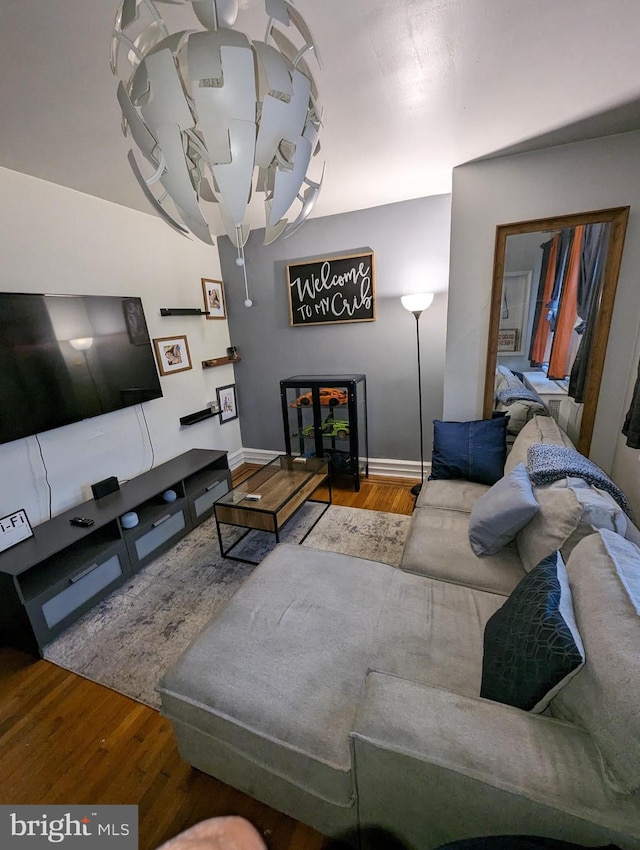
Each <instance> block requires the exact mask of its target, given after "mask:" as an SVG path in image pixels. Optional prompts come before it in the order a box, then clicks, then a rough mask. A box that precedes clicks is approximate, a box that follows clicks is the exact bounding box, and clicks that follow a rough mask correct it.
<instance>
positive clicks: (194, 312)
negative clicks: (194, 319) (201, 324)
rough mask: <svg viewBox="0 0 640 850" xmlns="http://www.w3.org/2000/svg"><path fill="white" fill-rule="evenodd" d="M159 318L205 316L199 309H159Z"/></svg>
mask: <svg viewBox="0 0 640 850" xmlns="http://www.w3.org/2000/svg"><path fill="white" fill-rule="evenodd" d="M160 315H161V316H206V315H207V314H206V312H205V311H204V310H201V309H200V308H199V307H161V308H160Z"/></svg>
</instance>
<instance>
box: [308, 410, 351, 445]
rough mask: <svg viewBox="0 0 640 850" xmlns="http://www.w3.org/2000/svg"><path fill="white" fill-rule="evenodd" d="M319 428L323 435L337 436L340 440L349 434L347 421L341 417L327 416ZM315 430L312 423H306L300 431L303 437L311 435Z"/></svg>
mask: <svg viewBox="0 0 640 850" xmlns="http://www.w3.org/2000/svg"><path fill="white" fill-rule="evenodd" d="M320 430H321V432H322V436H323V437H339V438H340V439H341V440H344V439H345V438H346V437H348V436H349V423H348V422H345V421H344V420H343V419H333V417H331V416H329V417H327V418H326V419H325V420H324V422H323V423H322V425H321V426H320ZM315 431H316V429H315V427H314V426H313V425H307V427H306V428H303V429H302V432H301V433H302V436H303V437H313V435H314V434H315Z"/></svg>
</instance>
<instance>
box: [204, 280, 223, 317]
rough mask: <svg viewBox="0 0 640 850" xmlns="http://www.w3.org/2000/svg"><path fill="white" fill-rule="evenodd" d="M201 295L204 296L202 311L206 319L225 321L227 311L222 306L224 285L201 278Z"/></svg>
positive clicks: (217, 281)
mask: <svg viewBox="0 0 640 850" xmlns="http://www.w3.org/2000/svg"><path fill="white" fill-rule="evenodd" d="M202 294H203V295H204V310H205V313H206V314H207V319H226V318H227V311H226V309H225V304H224V285H223V283H222V281H221V280H209V279H208V278H206V277H203V278H202Z"/></svg>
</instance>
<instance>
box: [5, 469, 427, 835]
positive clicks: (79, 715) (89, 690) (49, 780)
mask: <svg viewBox="0 0 640 850" xmlns="http://www.w3.org/2000/svg"><path fill="white" fill-rule="evenodd" d="M250 471H251V470H250V468H249V467H245V468H244V469H243V470H241V471H240V472H239V473H236V474H234V483H238V482H239V481H241V480H243V478H244V477H246V474H247V473H248V472H250ZM412 483H413V482H412V481H407V480H406V479H399V480H398V479H383V478H376V479H369V480H365V481H363V483H362V486H361V490H360V492H359V493H356V492H354V491H353V489H349V488H347V487H341V486H339V487H334V489H333V501H334V503H335V504H340V505H347V506H351V507H359V508H368V509H371V510H380V511H389V512H393V513H403V514H411V513H412V512H413V506H414V498H413V497H412V496H411V494H410V492H409V488H410V486H411V484H412ZM0 803H10V804H15V805H19V804H23V803H43V804H55V803H58V804H65V805H68V804H87V805H90V804H92V803H93V804H113V803H129V804H137V805H138V806H139V821H140V841H139V847H140V850H155V848H157V847H158V846H159V845H160V844H161V843H162V842H163V841H165V840H167V839H168V838H171V837H172V836H174V835H176V834H177V833H178V832H181V831H182V830H183V829H186V828H187V827H188V826H191V825H192V824H194V823H197V822H198V821H201V820H204V819H205V818H209V817H214V816H217V815H231V814H234V815H241V816H243V817H245V818H247V819H248V820H250V821H251V822H252V823H253V824H254V825H255V826H256V827H257V829H258V830H260V832H261V833H262V834H263V835H264V836H265V841H266V843H267V846H268V847H269V848H270V850H320V848H323V847H324V848H326V846H327V842H325V840H324V839H323V838H322V836H321V835H319V834H318V833H317V832H315V831H314V830H312V829H311V828H310V827H307V826H305V825H304V824H301V823H298V822H297V821H294V820H292V819H291V818H288V817H286V816H285V815H282V814H279V813H278V812H275V811H274V810H273V809H270V808H268V807H267V806H264V805H262V804H261V803H258V802H256V801H255V800H252V799H251V798H250V797H247V796H246V795H244V794H241V793H240V792H238V791H235V790H234V789H232V788H229V787H228V786H226V785H223V784H222V783H221V782H218V781H217V780H216V779H213V778H212V777H210V776H207V775H205V774H203V773H200V772H199V771H196V770H193V769H191V768H190V767H189V766H188V765H187V764H185V763H184V762H183V761H182V760H181V759H180V757H179V755H178V753H177V750H176V748H175V746H174V742H173V736H172V732H171V726H170V724H169V722H168V721H166V720H165V719H164V718H162V717H160V715H159V714H158V712H157V711H155V710H153V709H151V708H148V707H147V706H144V705H141V704H140V703H137V702H135V701H134V700H131V699H129V698H128V697H124V696H122V695H120V694H117V693H115V692H114V691H111V690H109V689H108V688H105V687H103V686H102V685H96V684H94V683H93V682H89V681H87V680H86V679H83V678H81V677H80V676H76V675H75V674H73V673H69V672H67V671H66V670H63V669H62V668H60V667H57V666H56V665H55V664H51V663H50V662H48V661H44V660H42V659H39V660H34V659H33V658H31V657H30V656H27V655H25V654H23V653H21V652H18V651H17V650H13V649H7V648H4V649H0Z"/></svg>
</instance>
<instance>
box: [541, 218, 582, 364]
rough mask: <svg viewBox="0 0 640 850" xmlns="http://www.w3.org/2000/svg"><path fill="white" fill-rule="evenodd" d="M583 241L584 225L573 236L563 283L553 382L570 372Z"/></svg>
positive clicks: (557, 322)
mask: <svg viewBox="0 0 640 850" xmlns="http://www.w3.org/2000/svg"><path fill="white" fill-rule="evenodd" d="M583 241H584V225H579V226H578V227H576V229H575V233H574V235H573V244H572V245H571V253H570V255H569V264H568V267H567V273H566V275H565V278H564V281H563V283H562V294H561V296H560V307H559V309H558V318H557V319H556V327H555V331H554V334H553V345H552V346H551V357H550V359H549V368H548V369H547V377H548V378H551V380H561V379H563V378H565V377H566V376H567V375H568V374H569V371H570V369H569V363H568V355H569V350H570V346H571V336H572V334H573V328H574V325H575V323H576V317H577V315H578V280H579V278H580V261H581V257H582V243H583Z"/></svg>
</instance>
